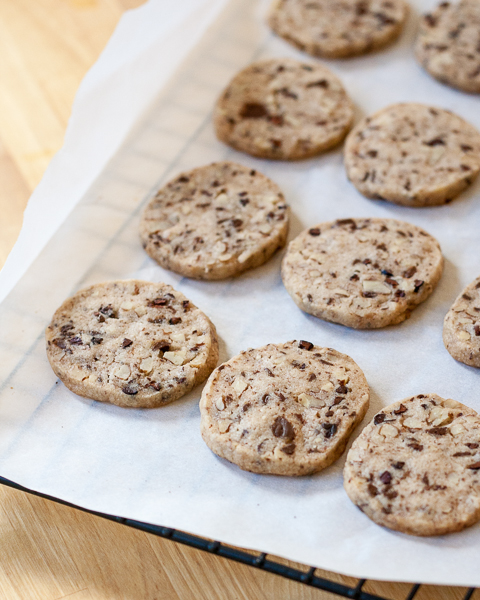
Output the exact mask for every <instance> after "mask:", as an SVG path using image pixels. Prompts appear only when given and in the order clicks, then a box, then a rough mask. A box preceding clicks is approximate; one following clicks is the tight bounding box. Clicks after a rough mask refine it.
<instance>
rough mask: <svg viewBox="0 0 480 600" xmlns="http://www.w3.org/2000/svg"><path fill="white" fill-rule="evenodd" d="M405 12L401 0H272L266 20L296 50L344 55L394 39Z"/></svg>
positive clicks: (362, 50) (400, 26) (404, 3)
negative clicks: (312, 0)
mask: <svg viewBox="0 0 480 600" xmlns="http://www.w3.org/2000/svg"><path fill="white" fill-rule="evenodd" d="M407 13H408V6H407V4H406V2H404V1H403V0H315V2H311V0H275V2H274V3H273V5H272V7H271V9H270V13H269V17H268V22H269V24H270V27H271V28H272V29H273V30H274V31H275V32H276V33H277V34H278V35H280V36H281V37H283V38H284V39H285V40H287V42H290V43H291V44H293V45H294V46H296V47H297V48H300V50H304V51H305V52H308V53H309V54H313V56H323V57H326V58H344V57H347V56H356V55H358V54H364V53H365V52H369V51H371V50H374V49H376V48H380V47H382V46H385V45H386V44H388V43H389V42H392V41H393V40H395V39H396V38H397V37H398V35H399V34H400V32H401V30H402V27H403V24H404V23H405V19H406V17H407Z"/></svg>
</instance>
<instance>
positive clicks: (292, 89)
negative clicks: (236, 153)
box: [214, 58, 353, 160]
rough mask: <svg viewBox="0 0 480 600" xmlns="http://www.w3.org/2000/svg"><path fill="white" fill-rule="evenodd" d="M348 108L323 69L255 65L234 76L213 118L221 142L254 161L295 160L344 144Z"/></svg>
mask: <svg viewBox="0 0 480 600" xmlns="http://www.w3.org/2000/svg"><path fill="white" fill-rule="evenodd" d="M352 123H353V106H352V102H351V101H350V99H349V98H348V96H347V94H346V92H345V90H344V88H343V86H342V84H341V82H340V80H339V79H338V78H337V77H336V76H335V75H334V74H333V73H332V72H331V71H329V70H328V69H327V68H326V67H324V66H322V65H318V64H307V63H303V62H298V61H296V60H293V59H290V58H282V59H280V58H275V59H271V60H263V61H260V62H257V63H254V64H252V65H250V66H249V67H247V68H246V69H244V70H243V71H241V72H240V73H238V75H236V76H235V77H234V78H233V80H232V81H231V82H230V83H229V84H228V86H227V88H226V89H225V91H224V92H223V93H222V95H221V96H220V98H219V100H218V102H217V106H216V108H215V112H214V125H215V131H216V134H217V136H218V138H219V139H220V140H222V142H225V143H226V144H229V145H230V146H232V147H233V148H236V149H237V150H241V151H242V152H247V153H248V154H252V155H253V156H259V157H262V158H273V159H281V160H295V159H300V158H306V157H308V156H313V155H315V154H318V153H320V152H323V151H325V150H328V149H329V148H332V147H333V146H336V145H337V144H338V143H339V142H341V141H342V140H343V138H344V137H345V135H346V133H347V132H348V131H349V129H350V128H351V126H352Z"/></svg>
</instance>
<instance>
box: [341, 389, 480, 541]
mask: <svg viewBox="0 0 480 600" xmlns="http://www.w3.org/2000/svg"><path fill="white" fill-rule="evenodd" d="M344 486H345V490H346V492H347V494H348V496H349V498H350V500H351V501H352V502H353V503H354V504H356V505H357V506H358V507H359V508H360V510H362V511H363V512H364V513H365V514H366V515H367V517H369V518H370V519H372V521H375V523H378V524H379V525H383V526H384V527H388V528H390V529H395V530H397V531H401V532H403V533H409V534H412V535H422V536H425V535H442V534H445V533H451V532H454V531H460V530H461V529H464V528H465V527H468V526H469V525H472V524H473V523H475V522H476V521H478V520H479V519H480V415H478V413H476V412H475V411H474V410H473V409H471V408H469V407H468V406H465V405H464V404H460V402H455V401H454V400H445V399H443V398H440V396H437V395H436V394H426V395H423V394H420V395H418V396H415V397H413V398H407V399H406V400H402V401H401V402H396V403H395V404H392V405H390V406H388V407H387V408H384V409H383V410H382V411H381V412H379V413H378V414H377V415H376V416H375V418H374V419H373V421H372V422H371V423H370V424H369V425H368V426H367V427H365V429H364V430H363V431H362V433H361V434H360V436H359V437H358V438H357V439H356V440H355V441H354V443H353V445H352V447H351V449H350V451H349V452H348V455H347V462H346V465H345V471H344Z"/></svg>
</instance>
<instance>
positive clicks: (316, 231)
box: [308, 227, 320, 237]
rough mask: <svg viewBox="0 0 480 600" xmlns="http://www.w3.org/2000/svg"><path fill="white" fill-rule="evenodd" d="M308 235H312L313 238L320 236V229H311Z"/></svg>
mask: <svg viewBox="0 0 480 600" xmlns="http://www.w3.org/2000/svg"><path fill="white" fill-rule="evenodd" d="M308 233H309V234H310V235H312V236H313V237H316V236H318V235H320V229H318V227H314V228H313V229H310V230H309V231H308Z"/></svg>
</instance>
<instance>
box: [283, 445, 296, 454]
mask: <svg viewBox="0 0 480 600" xmlns="http://www.w3.org/2000/svg"><path fill="white" fill-rule="evenodd" d="M280 450H281V451H282V452H284V453H285V454H288V455H289V456H290V455H291V454H293V453H294V452H295V444H288V445H287V446H283V448H280Z"/></svg>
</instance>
